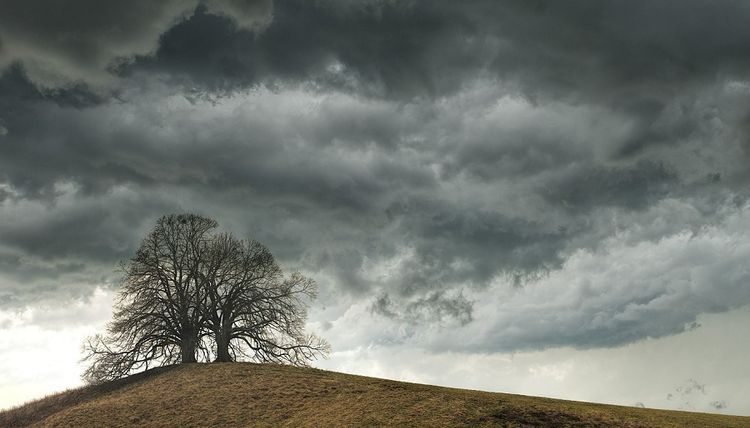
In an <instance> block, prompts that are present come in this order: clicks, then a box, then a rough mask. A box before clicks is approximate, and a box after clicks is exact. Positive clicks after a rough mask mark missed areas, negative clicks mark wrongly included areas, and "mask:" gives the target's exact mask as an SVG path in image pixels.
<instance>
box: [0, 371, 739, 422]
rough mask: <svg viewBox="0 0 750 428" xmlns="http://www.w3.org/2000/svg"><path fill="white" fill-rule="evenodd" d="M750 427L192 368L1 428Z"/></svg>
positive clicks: (49, 402) (349, 378)
mask: <svg viewBox="0 0 750 428" xmlns="http://www.w3.org/2000/svg"><path fill="white" fill-rule="evenodd" d="M27 425H31V426H39V427H62V426H71V427H82V426H97V427H105V426H119V427H130V426H154V427H171V426H175V427H176V426H179V427H188V426H223V427H233V426H284V425H287V426H382V425H396V426H504V427H527V426H529V427H536V426H545V427H546V426H563V427H564V426H582V427H611V426H623V427H653V426H657V427H711V426H716V427H750V418H746V417H736V416H721V415H710V414H704V413H688V412H674V411H665V410H650V409H639V408H631V407H620V406H610V405H603V404H591V403H582V402H574V401H564V400H553V399H547V398H537V397H527V396H521V395H510V394H498V393H490V392H481V391H469V390H463V389H453V388H443V387H436V386H429V385H419V384H413V383H405V382H395V381H389V380H383V379H376V378H369V377H363V376H354V375H347V374H342V373H335V372H328V371H323V370H316V369H309V368H295V367H287V366H277V365H260V364H251V363H224V364H190V365H182V366H173V367H166V368H160V369H156V370H151V371H149V372H146V373H141V374H138V375H135V376H131V377H129V378H126V379H121V380H119V381H116V382H111V383H108V384H103V385H97V386H90V387H83V388H79V389H75V390H70V391H66V392H62V393H60V394H56V395H51V396H49V397H46V398H44V399H41V400H38V401H34V402H31V403H28V404H25V405H23V406H20V407H17V408H14V409H11V410H8V411H5V412H2V413H0V426H3V427H4V426H27Z"/></svg>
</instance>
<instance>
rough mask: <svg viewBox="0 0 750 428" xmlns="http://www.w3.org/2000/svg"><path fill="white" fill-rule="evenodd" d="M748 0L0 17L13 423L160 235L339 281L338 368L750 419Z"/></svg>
mask: <svg viewBox="0 0 750 428" xmlns="http://www.w3.org/2000/svg"><path fill="white" fill-rule="evenodd" d="M748 22H750V3H748V2H745V1H734V0H718V1H717V0H661V1H647V0H610V1H600V0H570V1H565V2H560V1H552V0H534V1H529V0H502V1H497V0H491V1H490V0H486V1H468V2H458V1H451V0H444V1H440V0H438V1H435V0H429V1H428V0H425V1H410V0H407V1H396V0H361V1H350V0H317V1H310V0H275V1H271V0H267V1H254V0H206V1H198V0H167V1H160V2H154V1H152V0H131V1H101V0H78V1H75V2H59V1H52V0H46V1H45V0H5V1H2V2H0V407H6V406H10V405H13V404H17V403H19V402H21V401H24V400H26V399H29V398H33V397H37V396H41V395H44V394H46V393H49V392H52V391H54V390H58V389H62V388H66V387H70V386H74V385H76V384H77V383H78V382H80V380H79V376H80V373H81V367H80V366H79V365H78V359H79V358H80V357H81V354H80V344H81V341H82V339H83V338H84V337H85V336H86V335H87V334H92V333H93V332H96V331H100V330H101V329H102V328H103V327H102V326H103V324H104V323H105V322H106V321H107V320H108V319H109V317H110V315H111V303H112V298H113V296H114V293H115V292H116V289H117V284H118V282H117V281H118V274H117V272H116V268H117V265H118V263H119V262H120V261H123V260H127V259H128V258H129V257H130V256H131V255H132V254H133V253H134V250H135V248H136V246H137V245H138V242H139V240H140V239H141V238H142V237H143V236H144V234H145V233H146V232H147V231H148V230H149V229H150V228H151V227H152V226H153V224H154V222H155V220H156V219H157V218H158V217H159V216H161V215H164V214H169V213H178V212H186V211H189V212H196V213H199V214H203V215H206V216H209V217H213V218H215V219H216V220H218V221H219V223H220V225H221V227H222V228H223V229H225V230H229V231H231V232H233V233H235V234H236V235H239V236H241V237H247V238H254V239H257V240H259V241H261V242H263V243H265V244H266V245H267V246H268V247H269V248H270V249H271V250H272V252H273V253H274V254H275V255H276V256H277V257H278V259H279V260H280V262H281V263H282V265H283V267H285V268H287V269H289V270H293V269H299V270H301V271H302V272H304V273H305V274H307V275H309V276H311V277H312V278H314V279H315V280H316V281H317V283H318V285H319V289H320V295H319V298H318V299H317V301H315V302H314V303H313V304H312V306H311V316H310V323H309V328H310V330H312V331H314V332H316V333H318V334H320V335H322V336H323V337H325V338H326V339H327V340H328V341H329V342H330V343H331V345H332V348H333V352H332V354H331V357H330V359H328V360H326V361H321V362H318V363H316V364H317V366H319V367H322V368H326V369H332V370H338V371H347V372H353V373H359V374H365V375H373V376H379V377H388V378H394V379H403V380H409V381H416V382H425V383H433V384H442V385H450V386H457V387H465V388H473V389H485V390H492V391H505V392H517V393H523V394H532V395H544V396H554V397H562V398H569V399H577V400H587V401H603V402H608V403H617V404H625V405H645V406H646V407H662V408H673V409H689V410H698V411H711V412H723V413H734V414H745V415H750V399H749V398H748V397H750V366H749V365H748V364H747V363H746V360H747V355H748V353H750V328H748V326H750V268H749V267H748V266H750V199H749V196H750V187H749V185H750V167H749V165H750V102H748V101H749V99H750V80H748V76H750V25H747V23H748Z"/></svg>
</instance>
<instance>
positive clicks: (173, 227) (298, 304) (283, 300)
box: [84, 214, 328, 382]
mask: <svg viewBox="0 0 750 428" xmlns="http://www.w3.org/2000/svg"><path fill="white" fill-rule="evenodd" d="M216 228H217V223H216V221H214V220H212V219H209V218H205V217H201V216H198V215H193V214H181V215H168V216H164V217H162V218H160V219H159V220H158V221H157V224H156V227H155V228H154V229H153V230H152V231H151V232H150V233H149V235H148V236H147V237H146V238H145V239H144V240H143V242H142V243H141V246H140V247H139V248H138V250H137V252H136V255H135V257H133V258H132V259H131V260H130V261H129V263H128V264H126V265H124V266H123V271H124V278H123V283H122V287H121V289H120V292H119V294H118V298H117V301H116V303H115V309H114V317H113V320H112V321H111V322H110V323H109V324H108V326H107V332H106V334H104V335H96V336H94V337H92V338H89V339H88V340H87V342H86V343H85V344H84V351H85V352H86V356H85V358H84V359H85V360H87V361H88V362H89V366H88V368H87V370H86V372H85V373H84V379H86V380H87V381H89V382H100V381H104V380H111V379H117V378H120V377H123V376H126V375H128V374H130V373H133V372H136V371H139V370H142V369H147V368H149V367H153V366H157V365H164V364H174V363H178V362H182V363H190V362H197V361H207V360H209V359H210V358H211V356H212V355H213V356H215V360H216V361H234V360H237V359H250V360H254V361H260V362H283V363H291V364H296V365H304V364H306V363H307V362H308V361H309V360H311V359H314V358H315V357H317V356H319V355H324V354H325V353H326V352H327V351H328V345H327V343H326V342H325V341H324V340H322V339H320V338H317V337H316V336H314V335H307V334H305V332H304V325H305V319H306V316H307V307H306V299H309V298H313V297H314V296H315V284H314V282H313V281H312V280H310V279H308V278H305V277H303V276H302V275H300V274H298V273H295V274H292V275H290V276H289V277H286V278H285V277H284V276H283V273H282V271H281V268H280V267H279V266H278V264H277V263H276V261H275V260H274V258H273V256H272V255H271V253H270V251H268V249H267V248H266V247H265V246H263V245H262V244H260V243H258V242H254V241H252V242H249V243H246V242H244V241H240V240H238V239H236V238H234V237H233V236H231V235H230V234H226V233H222V234H217V233H215V229H216Z"/></svg>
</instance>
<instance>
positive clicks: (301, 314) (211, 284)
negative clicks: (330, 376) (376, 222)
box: [203, 235, 328, 365]
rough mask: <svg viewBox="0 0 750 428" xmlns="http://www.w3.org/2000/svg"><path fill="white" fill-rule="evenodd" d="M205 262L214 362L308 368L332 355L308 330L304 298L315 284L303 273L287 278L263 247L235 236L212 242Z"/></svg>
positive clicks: (323, 342)
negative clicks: (311, 362)
mask: <svg viewBox="0 0 750 428" xmlns="http://www.w3.org/2000/svg"><path fill="white" fill-rule="evenodd" d="M213 244H214V245H213V246H212V251H210V256H209V257H207V258H206V260H207V263H206V265H207V268H206V269H204V270H203V271H204V272H207V274H208V276H207V278H206V281H204V284H205V285H206V286H207V287H208V292H207V296H208V301H207V304H206V305H205V310H206V317H205V318H206V321H207V326H208V328H209V329H210V330H211V332H212V334H213V337H214V343H215V345H216V361H233V360H235V359H237V358H238V357H239V358H243V359H251V360H255V361H260V362H279V363H290V364H295V365H304V364H306V363H307V361H309V360H311V359H314V358H315V357H316V356H318V355H321V354H325V353H326V352H327V351H328V344H327V343H326V342H325V341H324V340H322V339H320V338H318V337H316V336H314V335H308V334H305V332H304V326H305V320H306V318H307V306H306V305H305V300H306V299H311V298H314V297H315V291H316V287H315V282H314V281H312V280H311V279H309V278H305V277H304V276H302V275H301V274H299V273H293V274H292V275H291V276H289V277H287V278H285V277H284V276H283V274H282V270H281V268H280V267H279V265H278V264H277V263H276V261H275V259H274V257H273V255H272V254H271V252H270V251H269V250H268V248H266V247H265V246H264V245H263V244H261V243H259V242H256V241H250V242H241V241H238V240H236V239H234V238H233V237H232V236H231V235H222V236H219V237H218V238H217V239H216V240H214V242H213Z"/></svg>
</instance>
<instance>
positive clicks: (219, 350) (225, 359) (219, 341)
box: [215, 331, 232, 363]
mask: <svg viewBox="0 0 750 428" xmlns="http://www.w3.org/2000/svg"><path fill="white" fill-rule="evenodd" d="M215 336H216V362H222V363H229V362H232V356H231V355H229V335H228V334H224V333H223V332H220V331H219V332H216V333H215Z"/></svg>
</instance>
